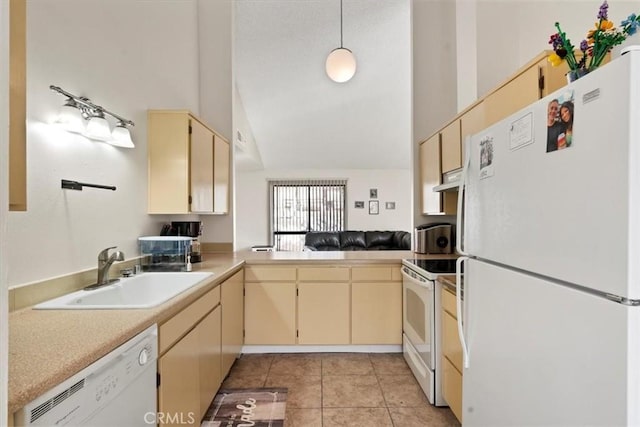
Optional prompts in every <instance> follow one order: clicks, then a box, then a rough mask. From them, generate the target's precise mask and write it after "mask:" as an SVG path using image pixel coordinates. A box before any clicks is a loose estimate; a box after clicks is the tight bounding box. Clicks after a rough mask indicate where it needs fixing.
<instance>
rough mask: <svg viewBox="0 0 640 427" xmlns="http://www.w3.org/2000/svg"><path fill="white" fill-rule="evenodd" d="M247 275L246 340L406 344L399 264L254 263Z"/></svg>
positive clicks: (257, 342) (248, 342) (260, 342)
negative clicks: (403, 333)
mask: <svg viewBox="0 0 640 427" xmlns="http://www.w3.org/2000/svg"><path fill="white" fill-rule="evenodd" d="M245 280H246V282H245V316H244V318H245V325H244V327H245V340H244V343H245V344H246V345H296V344H300V345H349V344H362V345H365V344H366V345H400V344H402V276H401V274H400V265H399V263H398V264H377V265H373V264H372V265H371V266H349V265H340V264H337V265H323V266H309V265H305V266H295V265H275V266H266V265H251V266H247V267H246V269H245ZM224 307H225V305H224V304H223V313H224ZM224 323H225V322H224V321H223V327H224Z"/></svg>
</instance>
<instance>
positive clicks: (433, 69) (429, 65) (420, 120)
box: [411, 0, 458, 227]
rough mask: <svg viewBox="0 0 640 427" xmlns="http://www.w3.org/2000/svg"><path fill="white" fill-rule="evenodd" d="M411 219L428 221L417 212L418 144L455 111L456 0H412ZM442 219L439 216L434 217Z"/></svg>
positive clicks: (456, 100)
mask: <svg viewBox="0 0 640 427" xmlns="http://www.w3.org/2000/svg"><path fill="white" fill-rule="evenodd" d="M411 25H412V37H413V38H412V40H413V76H412V82H413V90H412V93H413V112H412V118H413V144H412V152H413V174H412V183H413V187H412V193H413V201H414V203H413V212H414V215H413V218H412V224H411V226H412V227H413V226H414V225H419V224H423V223H425V222H427V220H428V218H426V217H424V216H422V214H421V213H420V192H421V190H420V188H421V185H420V168H419V161H420V159H419V152H418V143H419V142H420V141H424V140H425V139H427V138H428V137H429V136H431V135H432V134H433V133H434V132H435V131H436V130H438V129H439V128H441V127H442V126H443V125H444V124H445V122H446V121H448V120H450V119H451V118H452V117H453V116H454V115H455V114H456V112H457V111H458V109H457V106H458V95H457V86H456V82H457V80H458V79H457V68H456V2H455V1H450V0H413V2H412V23H411ZM437 219H438V220H442V218H437Z"/></svg>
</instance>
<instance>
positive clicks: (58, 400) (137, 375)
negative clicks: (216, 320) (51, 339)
mask: <svg viewBox="0 0 640 427" xmlns="http://www.w3.org/2000/svg"><path fill="white" fill-rule="evenodd" d="M157 359H158V327H157V325H155V324H154V325H153V326H151V327H149V328H147V329H146V330H144V331H143V332H141V333H140V334H138V335H136V336H135V337H134V338H132V339H130V340H129V341H127V342H126V343H124V344H122V345H121V346H119V347H118V348H116V349H115V350H113V351H112V352H110V353H109V354H107V355H106V356H104V357H102V358H100V359H99V360H97V361H96V362H94V363H92V364H91V365H89V366H87V367H86V368H85V369H83V370H82V371H80V372H78V373H77V374H75V375H73V376H72V377H71V378H69V379H67V380H65V381H64V382H62V383H60V384H58V385H57V386H55V387H53V388H52V389H51V390H49V391H48V392H46V393H45V394H43V395H42V396H40V397H38V398H37V399H35V400H33V401H32V402H30V403H29V404H27V405H26V406H25V407H24V408H23V409H22V410H21V411H19V412H18V413H17V414H16V419H15V422H16V425H17V426H54V425H55V426H61V425H68V426H110V427H111V426H148V425H149V424H155V419H156V400H157V399H156V371H157V368H156V365H157V364H156V360H157ZM53 363H55V362H53Z"/></svg>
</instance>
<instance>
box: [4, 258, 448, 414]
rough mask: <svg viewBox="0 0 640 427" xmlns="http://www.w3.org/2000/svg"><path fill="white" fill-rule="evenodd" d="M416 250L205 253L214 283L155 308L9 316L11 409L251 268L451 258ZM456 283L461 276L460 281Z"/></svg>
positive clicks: (199, 267)
mask: <svg viewBox="0 0 640 427" xmlns="http://www.w3.org/2000/svg"><path fill="white" fill-rule="evenodd" d="M452 256H455V255H452V254H448V255H422V254H415V253H413V252H411V251H344V252H343V251H330V252H329V251H317V252H251V251H241V252H236V253H233V254H204V255H203V258H204V261H203V262H201V263H198V264H194V265H193V267H194V268H193V270H194V271H209V272H213V273H214V278H213V279H212V280H211V281H208V282H206V283H203V284H200V285H196V286H194V287H193V288H190V289H188V290H187V291H185V292H183V293H181V294H179V295H178V296H176V297H174V298H172V299H171V300H169V301H167V302H165V303H164V304H161V305H159V306H157V307H153V308H150V309H131V310H33V309H32V308H31V307H28V308H25V309H21V310H17V311H14V312H11V313H9V405H8V412H9V414H12V413H14V412H16V411H17V410H19V409H20V408H22V407H23V406H24V405H25V404H27V403H29V402H30V401H31V400H33V399H35V398H36V397H38V396H40V395H41V394H43V393H44V392H46V391H47V390H49V389H51V388H52V387H54V386H56V385H57V384H59V383H60V382H62V381H64V380H65V379H67V378H68V377H70V376H72V375H73V374H75V373H76V372H78V371H80V370H82V369H83V368H85V367H86V366H88V365H90V364H91V363H93V362H94V361H96V360H98V359H99V358H101V357H102V356H104V355H106V354H107V353H109V352H110V351H111V350H113V349H115V348H116V347H118V346H119V345H121V344H123V343H125V342H126V341H127V340H129V339H131V338H133V337H134V336H135V335H136V334H138V333H140V332H142V331H143V330H145V329H146V328H148V327H149V326H151V325H152V324H154V323H158V324H161V323H163V322H165V321H166V320H168V319H170V318H171V317H172V316H174V315H175V314H176V313H178V312H179V311H180V310H182V309H183V308H185V307H186V306H188V305H189V304H190V303H192V302H193V301H195V300H196V299H198V298H200V297H201V296H202V295H204V294H205V293H206V292H207V291H209V290H210V289H213V288H214V287H216V286H218V285H219V284H220V283H222V282H223V281H224V280H226V279H227V278H228V277H230V276H231V275H232V274H234V273H235V272H236V271H238V270H239V269H241V268H242V267H243V266H244V265H245V264H247V265H252V264H274V263H276V264H278V263H287V264H308V263H313V264H318V263H319V264H336V263H339V264H340V263H345V264H370V263H395V262H400V261H401V260H402V259H405V258H451V257H452ZM454 279H455V276H454Z"/></svg>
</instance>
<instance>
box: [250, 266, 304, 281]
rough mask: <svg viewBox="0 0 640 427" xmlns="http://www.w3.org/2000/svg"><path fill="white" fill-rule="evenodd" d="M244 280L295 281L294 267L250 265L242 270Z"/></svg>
mask: <svg viewBox="0 0 640 427" xmlns="http://www.w3.org/2000/svg"><path fill="white" fill-rule="evenodd" d="M244 274H245V276H244V281H245V282H270V281H286V282H289V281H291V282H295V280H296V268H295V267H257V266H250V267H246V268H245V270H244Z"/></svg>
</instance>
